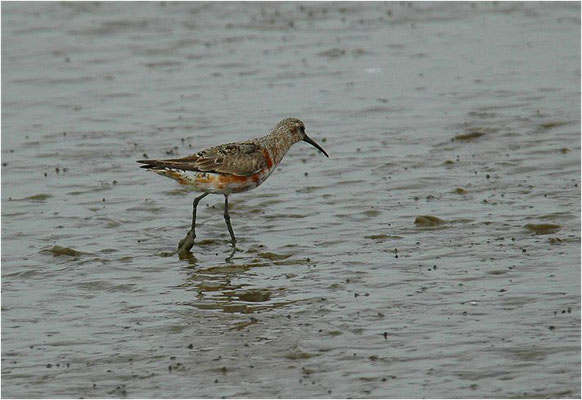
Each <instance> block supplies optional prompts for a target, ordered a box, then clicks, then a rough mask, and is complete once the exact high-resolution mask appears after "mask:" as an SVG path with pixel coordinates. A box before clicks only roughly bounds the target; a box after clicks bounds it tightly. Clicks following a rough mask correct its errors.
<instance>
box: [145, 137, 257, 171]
mask: <svg viewBox="0 0 582 400" xmlns="http://www.w3.org/2000/svg"><path fill="white" fill-rule="evenodd" d="M138 162H139V163H142V164H146V165H144V166H142V168H173V169H181V170H185V171H198V172H219V173H224V174H231V175H236V176H250V175H254V174H256V173H258V172H260V171H261V170H263V169H264V168H266V167H267V161H266V160H265V156H264V155H263V152H262V150H261V148H260V147H259V146H258V145H257V144H255V143H253V142H241V143H230V144H223V145H220V146H215V147H211V148H209V149H206V150H202V151H199V152H198V153H196V154H192V155H190V156H188V157H184V158H176V159H171V160H139V161H138Z"/></svg>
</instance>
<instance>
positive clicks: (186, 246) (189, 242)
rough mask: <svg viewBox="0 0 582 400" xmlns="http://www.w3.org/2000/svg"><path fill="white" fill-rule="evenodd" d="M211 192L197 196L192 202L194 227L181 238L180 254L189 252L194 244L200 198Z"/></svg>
mask: <svg viewBox="0 0 582 400" xmlns="http://www.w3.org/2000/svg"><path fill="white" fill-rule="evenodd" d="M209 194H210V193H209V192H206V193H203V194H202V195H200V196H198V197H196V198H195V199H194V202H193V203H192V227H191V228H190V230H189V231H188V233H187V234H186V237H185V238H184V239H182V240H180V243H178V253H179V254H180V255H183V254H187V253H188V252H189V251H190V249H191V248H192V246H194V239H195V238H196V208H197V207H198V203H200V200H202V199H203V198H205V197H206V196H208V195H209Z"/></svg>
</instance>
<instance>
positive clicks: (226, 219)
mask: <svg viewBox="0 0 582 400" xmlns="http://www.w3.org/2000/svg"><path fill="white" fill-rule="evenodd" d="M224 220H225V221H226V226H227V228H228V232H229V233H230V239H231V240H232V247H235V246H234V245H235V243H236V238H235V237H234V232H233V230H232V226H231V225H230V215H229V214H228V195H227V194H225V195H224Z"/></svg>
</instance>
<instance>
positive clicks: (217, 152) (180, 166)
mask: <svg viewBox="0 0 582 400" xmlns="http://www.w3.org/2000/svg"><path fill="white" fill-rule="evenodd" d="M300 141H304V142H307V143H309V144H310V145H312V146H313V147H315V148H316V149H318V150H319V151H320V152H321V153H322V154H324V155H325V156H326V157H328V158H329V155H328V154H327V153H326V151H325V150H324V149H323V148H322V147H321V146H320V145H319V144H317V142H315V141H314V140H313V139H311V138H310V137H309V136H307V133H305V124H304V123H303V122H302V121H301V120H300V119H298V118H294V117H291V118H285V119H283V120H281V121H280V122H279V123H277V125H275V127H274V128H273V129H272V130H271V132H270V133H269V134H268V135H266V136H262V137H258V138H254V139H249V140H246V141H242V142H234V143H227V144H221V145H218V146H214V147H210V148H208V149H205V150H202V151H199V152H197V153H195V154H192V155H189V156H187V157H183V158H175V159H167V160H149V159H147V160H138V161H137V162H138V163H141V164H144V165H142V166H141V168H145V169H147V170H150V171H153V172H155V173H157V174H159V175H162V176H165V177H167V178H171V179H174V180H176V181H177V182H178V183H179V184H181V185H184V186H186V187H188V188H189V189H190V190H193V191H195V192H201V193H202V194H201V195H200V196H198V197H196V198H195V199H194V201H193V203H192V207H193V209H192V224H191V228H190V230H189V231H188V233H187V234H186V237H185V238H184V239H182V240H181V241H180V243H179V244H178V251H179V252H180V253H184V252H189V251H190V249H191V248H192V247H193V245H194V239H195V238H196V208H197V207H198V203H199V202H200V200H202V199H203V198H204V197H206V196H208V195H209V194H211V193H212V194H222V195H224V220H225V222H226V226H227V228H228V232H229V234H230V238H231V244H232V247H233V248H236V237H235V235H234V231H233V229H232V225H231V223H230V215H229V213H228V197H229V196H230V195H231V194H233V193H241V192H246V191H248V190H252V189H254V188H256V187H258V186H259V185H260V184H261V183H263V182H264V181H265V180H266V179H267V178H268V177H269V176H270V175H271V173H273V171H274V170H275V169H276V167H277V166H278V165H279V163H280V162H281V160H282V159H283V157H284V156H285V154H286V153H287V151H288V150H289V149H290V148H291V146H292V145H294V144H295V143H298V142H300Z"/></svg>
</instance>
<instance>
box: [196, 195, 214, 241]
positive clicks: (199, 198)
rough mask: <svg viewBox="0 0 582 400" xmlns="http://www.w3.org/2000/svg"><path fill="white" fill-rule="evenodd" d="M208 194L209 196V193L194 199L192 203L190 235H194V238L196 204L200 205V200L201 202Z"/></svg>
mask: <svg viewBox="0 0 582 400" xmlns="http://www.w3.org/2000/svg"><path fill="white" fill-rule="evenodd" d="M209 194H210V193H209V192H206V193H203V194H202V195H200V196H198V197H196V198H195V199H194V202H193V203H192V233H194V237H196V207H198V203H200V200H202V199H203V198H205V197H206V196H208V195H209Z"/></svg>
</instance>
